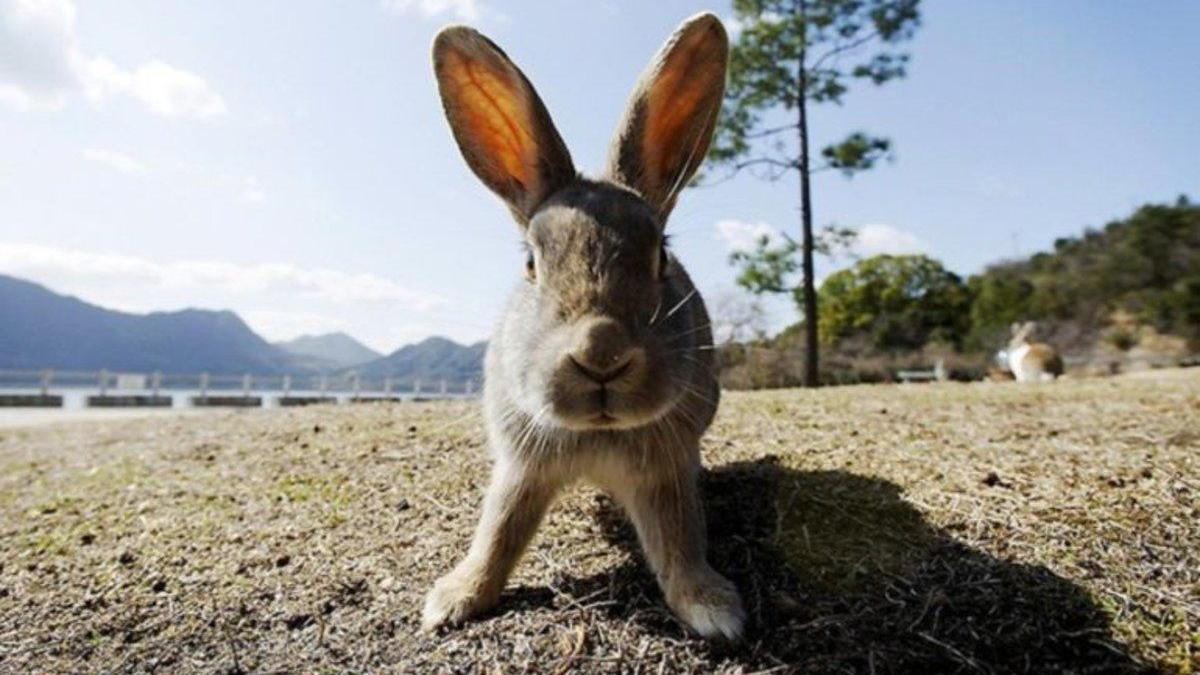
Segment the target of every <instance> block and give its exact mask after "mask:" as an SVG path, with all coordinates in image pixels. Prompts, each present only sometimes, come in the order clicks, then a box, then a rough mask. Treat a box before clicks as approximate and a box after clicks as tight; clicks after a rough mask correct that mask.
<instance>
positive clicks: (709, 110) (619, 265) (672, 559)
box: [423, 14, 744, 638]
mask: <svg viewBox="0 0 1200 675" xmlns="http://www.w3.org/2000/svg"><path fill="white" fill-rule="evenodd" d="M433 57H434V69H435V72H436V74H437V77H438V86H439V90H440V92H441V95H442V100H443V104H444V107H445V109H446V116H447V118H448V120H449V121H450V126H451V129H452V130H453V132H454V136H455V139H456V140H457V141H458V145H459V148H460V149H461V150H462V153H463V156H464V158H465V159H466V161H467V164H468V165H469V166H470V167H471V169H472V170H473V171H474V172H475V173H476V175H477V176H479V178H480V179H481V180H482V181H483V182H484V184H485V185H487V186H488V187H489V188H491V189H492V190H493V191H494V192H495V193H496V194H498V195H499V196H500V197H501V198H502V199H504V200H505V202H506V203H507V205H508V207H509V208H510V210H511V211H512V212H513V215H514V217H515V219H516V221H517V223H518V225H519V226H520V228H521V233H522V235H523V237H524V240H525V243H526V244H527V246H528V248H529V260H528V261H527V265H526V278H525V280H523V281H521V282H520V283H518V285H517V287H516V288H515V289H514V291H513V294H512V296H511V299H510V300H509V303H508V306H507V308H506V309H505V312H504V315H503V317H502V319H501V321H500V322H499V325H498V326H497V328H496V330H495V332H494V334H493V336H492V339H491V341H490V343H489V346H488V353H487V358H486V363H485V370H486V382H485V387H484V397H483V405H484V411H485V418H486V421H487V431H488V440H489V446H490V449H491V452H492V455H493V458H494V464H493V469H492V477H491V482H490V485H489V487H488V490H487V495H486V496H485V498H484V504H483V509H482V514H481V516H480V520H479V524H478V526H477V528H476V531H475V536H474V539H473V540H472V543H471V547H470V550H469V551H468V553H467V555H466V557H465V558H464V559H463V560H462V562H460V563H459V564H458V565H457V566H456V567H455V568H454V569H453V570H452V571H450V572H449V573H448V574H446V575H445V576H444V577H442V578H441V579H439V580H438V581H437V583H436V584H435V585H434V588H433V590H432V591H430V593H429V596H428V598H427V599H426V604H425V609H424V615H423V621H424V624H425V626H426V627H430V628H432V627H436V626H439V625H442V624H447V623H457V622H460V621H463V620H465V619H467V618H469V617H471V616H474V615H476V614H478V613H479V612H481V611H483V610H485V609H487V608H489V607H491V606H493V605H495V604H496V602H497V601H498V599H499V596H500V593H501V591H502V589H503V587H504V584H505V582H506V580H507V578H508V576H509V574H510V573H511V572H512V569H513V567H514V566H515V565H516V563H517V560H518V559H519V558H520V556H521V553H522V552H523V551H524V549H525V547H526V545H527V544H528V542H529V540H530V539H531V538H532V536H533V534H534V532H535V531H536V529H537V527H538V524H539V523H540V522H541V519H542V517H543V516H544V515H545V513H546V511H547V509H548V508H549V507H550V504H551V503H552V502H553V501H554V498H555V497H556V496H557V495H558V494H559V493H560V492H561V491H562V490H563V489H564V488H566V487H567V486H569V485H571V484H572V483H575V482H578V481H585V482H588V483H590V484H593V485H595V486H597V487H599V488H601V489H603V490H605V491H606V492H608V493H609V494H610V495H612V497H613V498H614V499H615V500H616V501H617V502H618V503H619V504H621V506H622V507H623V508H624V509H625V511H626V512H627V513H628V514H629V516H630V518H631V520H632V521H633V523H634V525H635V527H636V529H637V533H638V537H639V540H640V541H641V544H642V548H643V549H644V551H645V554H646V558H647V560H648V562H649V564H650V567H651V569H653V570H654V573H655V575H656V577H657V579H658V581H659V584H660V585H661V586H662V589H663V592H664V595H665V597H666V601H667V603H668V604H669V605H670V606H671V608H672V609H673V610H674V611H675V613H676V614H677V615H678V616H679V617H680V618H681V619H682V620H683V621H684V622H686V623H687V624H688V625H689V626H690V627H691V628H693V629H694V630H696V631H697V632H699V633H701V634H703V635H706V636H725V637H730V638H733V637H737V636H738V635H740V633H741V630H742V624H743V621H744V612H743V610H742V605H741V600H740V598H739V596H738V594H737V590H736V589H735V588H734V587H733V585H732V584H731V583H730V582H729V581H728V580H727V579H725V578H724V577H723V576H721V575H720V574H718V573H717V572H715V571H714V570H713V569H712V568H711V567H710V566H709V565H708V562H707V561H706V558H705V533H704V522H703V516H702V513H703V511H702V508H701V505H700V497H699V493H698V490H697V486H696V475H697V472H698V471H699V469H700V456H699V441H700V437H701V435H702V434H703V433H704V431H705V429H707V427H708V425H709V423H710V422H711V420H712V417H713V415H714V414H715V412H716V407H717V399H718V396H719V391H718V387H717V384H716V380H715V378H714V376H713V371H712V353H711V349H712V334H711V331H710V329H709V318H708V314H707V312H706V311H705V308H704V303H703V301H702V300H701V299H700V297H699V295H698V294H697V292H696V288H695V286H694V285H693V284H692V282H691V280H690V279H689V277H688V275H687V273H686V272H685V271H684V269H683V266H682V265H681V264H680V263H679V261H678V260H676V259H675V257H674V256H673V255H671V254H670V253H669V251H667V248H666V240H665V237H664V234H663V230H664V228H665V222H666V218H667V216H668V214H669V213H670V211H671V209H672V206H673V205H674V203H675V200H676V197H677V196H678V193H679V190H680V189H681V188H682V187H683V186H684V185H686V184H687V181H688V180H689V179H690V178H691V177H692V175H693V174H694V173H695V171H696V169H697V168H698V167H699V165H700V163H701V162H702V160H703V158H704V156H705V153H706V151H707V149H708V145H709V142H710V140H711V136H712V130H713V128H714V124H715V122H716V116H717V113H718V112H719V109H720V104H721V98H722V92H723V87H724V82H725V69H726V65H727V59H728V40H727V38H726V36H725V32H724V29H723V28H722V26H721V23H720V21H719V20H718V19H717V18H716V17H714V16H713V15H711V14H702V15H699V16H696V17H693V18H691V19H689V20H687V21H686V22H684V24H683V25H682V26H681V27H680V28H679V30H678V31H677V32H676V33H675V34H674V35H673V36H672V37H671V38H670V39H669V40H668V41H667V43H666V45H665V46H664V47H663V49H662V51H661V52H660V53H659V55H658V57H657V58H656V59H655V60H654V61H653V62H652V63H651V65H650V68H649V69H648V70H647V72H646V73H645V75H644V76H643V79H642V80H641V82H640V83H639V85H638V86H637V88H636V89H635V91H634V95H633V98H632V100H631V102H630V105H629V108H628V112H627V113H626V115H625V118H624V121H623V122H622V124H621V126H620V127H619V131H618V133H617V136H616V140H615V142H614V145H613V149H612V152H611V154H610V159H609V163H608V168H607V170H606V171H605V173H604V175H603V176H602V177H601V178H600V179H598V180H588V179H584V178H581V177H579V176H578V175H577V174H576V173H575V170H574V168H573V164H572V162H571V158H570V155H569V154H568V153H567V149H566V146H565V145H564V144H563V142H562V139H561V138H559V136H558V132H557V131H556V130H555V129H554V125H553V123H552V122H551V121H550V117H549V114H548V113H547V112H546V109H545V106H544V105H543V104H542V102H541V100H540V99H539V98H538V96H537V93H536V92H535V91H534V90H533V87H532V86H531V85H530V84H529V81H528V80H527V79H526V78H525V76H524V75H523V74H522V73H521V72H520V70H518V69H517V67H516V66H515V65H513V63H512V62H511V61H510V60H509V59H508V57H507V56H506V55H505V54H504V53H503V52H502V51H501V50H500V49H499V47H497V46H496V45H495V44H493V43H492V42H491V41H489V40H488V39H487V38H485V37H483V36H482V35H480V34H479V33H477V32H475V31H473V30H471V29H468V28H462V27H454V28H448V29H446V30H444V31H443V32H442V33H440V34H439V35H438V38H437V39H436V40H435V42H434V52H433Z"/></svg>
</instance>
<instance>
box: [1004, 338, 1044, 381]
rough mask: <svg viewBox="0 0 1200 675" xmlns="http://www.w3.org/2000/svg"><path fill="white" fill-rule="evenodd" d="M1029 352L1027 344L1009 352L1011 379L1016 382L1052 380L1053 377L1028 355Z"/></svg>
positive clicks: (1029, 348)
mask: <svg viewBox="0 0 1200 675" xmlns="http://www.w3.org/2000/svg"><path fill="white" fill-rule="evenodd" d="M1030 350H1031V346H1030V345H1028V344H1024V345H1021V346H1020V347H1017V348H1016V349H1012V350H1009V352H1008V368H1009V370H1011V371H1012V374H1013V377H1015V378H1016V379H1017V382H1041V381H1042V380H1046V379H1053V376H1051V375H1049V373H1046V372H1045V369H1044V368H1042V364H1041V362H1040V361H1038V359H1036V358H1034V357H1033V356H1032V355H1031V354H1030V353H1029V352H1030Z"/></svg>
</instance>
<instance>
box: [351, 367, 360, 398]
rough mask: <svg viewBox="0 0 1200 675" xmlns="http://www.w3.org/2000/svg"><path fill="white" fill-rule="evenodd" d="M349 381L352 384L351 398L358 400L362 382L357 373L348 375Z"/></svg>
mask: <svg viewBox="0 0 1200 675" xmlns="http://www.w3.org/2000/svg"><path fill="white" fill-rule="evenodd" d="M350 381H351V382H353V384H352V385H351V386H352V387H353V389H354V394H353V397H354V398H358V397H359V389H360V385H361V384H362V381H361V380H360V379H359V377H358V372H357V371H355V372H353V373H350Z"/></svg>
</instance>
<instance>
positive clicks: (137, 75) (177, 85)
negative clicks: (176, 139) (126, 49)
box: [80, 57, 226, 118]
mask: <svg viewBox="0 0 1200 675" xmlns="http://www.w3.org/2000/svg"><path fill="white" fill-rule="evenodd" d="M80 81H81V82H82V84H83V88H84V92H85V93H86V94H87V97H88V98H89V99H91V100H92V101H94V102H101V101H103V100H105V99H107V98H109V97H112V96H115V95H125V96H129V97H130V98H133V99H134V100H136V101H138V102H140V103H141V104H142V105H143V106H145V107H146V108H147V109H148V110H149V111H150V112H152V113H155V114H156V115H162V116H163V117H197V118H204V117H215V116H218V115H224V114H225V113H226V108H225V100H224V99H222V98H221V96H220V95H219V94H217V92H215V91H213V89H212V87H210V86H209V84H208V82H206V81H205V80H204V78H202V77H200V76H199V75H196V74H195V73H191V72H188V71H186V70H182V69H180V68H176V67H174V66H172V65H170V64H167V63H163V62H162V61H150V62H148V63H144V64H142V65H140V66H138V67H137V68H134V69H132V70H125V69H122V68H121V67H119V66H117V65H116V64H114V63H113V62H112V61H109V60H108V59H106V58H104V57H97V58H94V59H91V60H89V61H87V62H86V63H84V64H83V65H82V66H81V67H80Z"/></svg>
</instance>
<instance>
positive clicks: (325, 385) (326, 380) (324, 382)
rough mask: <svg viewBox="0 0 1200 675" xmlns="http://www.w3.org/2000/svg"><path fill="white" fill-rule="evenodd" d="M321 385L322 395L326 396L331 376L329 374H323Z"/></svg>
mask: <svg viewBox="0 0 1200 675" xmlns="http://www.w3.org/2000/svg"><path fill="white" fill-rule="evenodd" d="M319 386H320V388H321V395H322V396H324V395H325V390H326V389H328V388H329V376H328V375H322V376H321V383H320V385H319Z"/></svg>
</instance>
